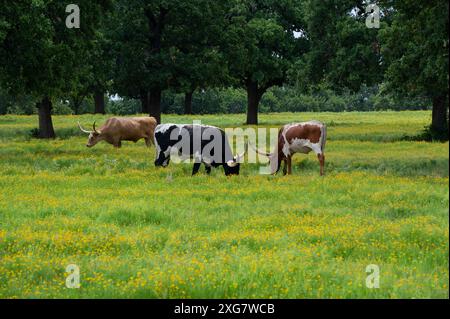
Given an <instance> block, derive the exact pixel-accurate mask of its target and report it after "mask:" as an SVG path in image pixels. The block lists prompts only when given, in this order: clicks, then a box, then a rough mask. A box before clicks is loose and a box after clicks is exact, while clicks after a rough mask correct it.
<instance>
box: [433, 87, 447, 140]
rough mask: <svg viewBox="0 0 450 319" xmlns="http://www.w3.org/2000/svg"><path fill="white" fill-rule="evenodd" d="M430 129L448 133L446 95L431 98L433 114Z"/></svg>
mask: <svg viewBox="0 0 450 319" xmlns="http://www.w3.org/2000/svg"><path fill="white" fill-rule="evenodd" d="M431 129H432V130H433V131H435V132H436V133H438V134H442V133H447V134H448V118H447V95H446V94H443V95H440V96H436V97H434V98H433V114H432V122H431Z"/></svg>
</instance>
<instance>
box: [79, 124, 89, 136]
mask: <svg viewBox="0 0 450 319" xmlns="http://www.w3.org/2000/svg"><path fill="white" fill-rule="evenodd" d="M78 127H79V128H80V130H81V132H83V133H86V134H91V133H92V132H91V131H88V130H85V129H84V128H82V127H81V124H80V122H78Z"/></svg>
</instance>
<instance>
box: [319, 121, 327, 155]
mask: <svg viewBox="0 0 450 319" xmlns="http://www.w3.org/2000/svg"><path fill="white" fill-rule="evenodd" d="M320 131H321V133H322V140H321V143H320V148H321V149H322V153H324V152H325V144H326V142H327V126H326V125H325V124H323V125H322V127H321V129H320Z"/></svg>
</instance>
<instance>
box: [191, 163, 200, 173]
mask: <svg viewBox="0 0 450 319" xmlns="http://www.w3.org/2000/svg"><path fill="white" fill-rule="evenodd" d="M200 166H201V163H194V168H193V169H192V176H194V175H195V174H197V173H198V171H199V170H200Z"/></svg>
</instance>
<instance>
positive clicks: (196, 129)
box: [155, 124, 245, 176]
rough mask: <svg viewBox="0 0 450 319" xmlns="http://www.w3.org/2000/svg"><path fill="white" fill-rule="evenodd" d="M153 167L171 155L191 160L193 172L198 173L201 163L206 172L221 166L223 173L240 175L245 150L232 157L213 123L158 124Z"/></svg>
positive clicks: (226, 142) (166, 162) (224, 136)
mask: <svg viewBox="0 0 450 319" xmlns="http://www.w3.org/2000/svg"><path fill="white" fill-rule="evenodd" d="M155 146H156V160H155V166H162V167H166V166H168V165H169V162H170V156H171V154H174V153H175V154H177V155H178V156H179V157H180V158H181V159H189V158H190V159H193V160H194V168H193V170H192V175H195V174H197V173H198V171H199V169H200V166H201V164H202V163H203V164H204V165H205V167H206V172H207V173H208V174H210V173H211V168H212V167H219V166H223V169H224V171H225V175H226V176H229V175H239V168H240V161H241V159H242V158H243V157H244V154H245V151H244V153H242V154H240V155H236V156H233V153H232V150H231V147H230V144H229V143H228V139H227V136H226V134H225V132H224V131H223V130H222V129H220V128H218V127H214V126H207V125H197V124H194V125H192V124H161V125H158V126H157V127H156V129H155Z"/></svg>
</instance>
